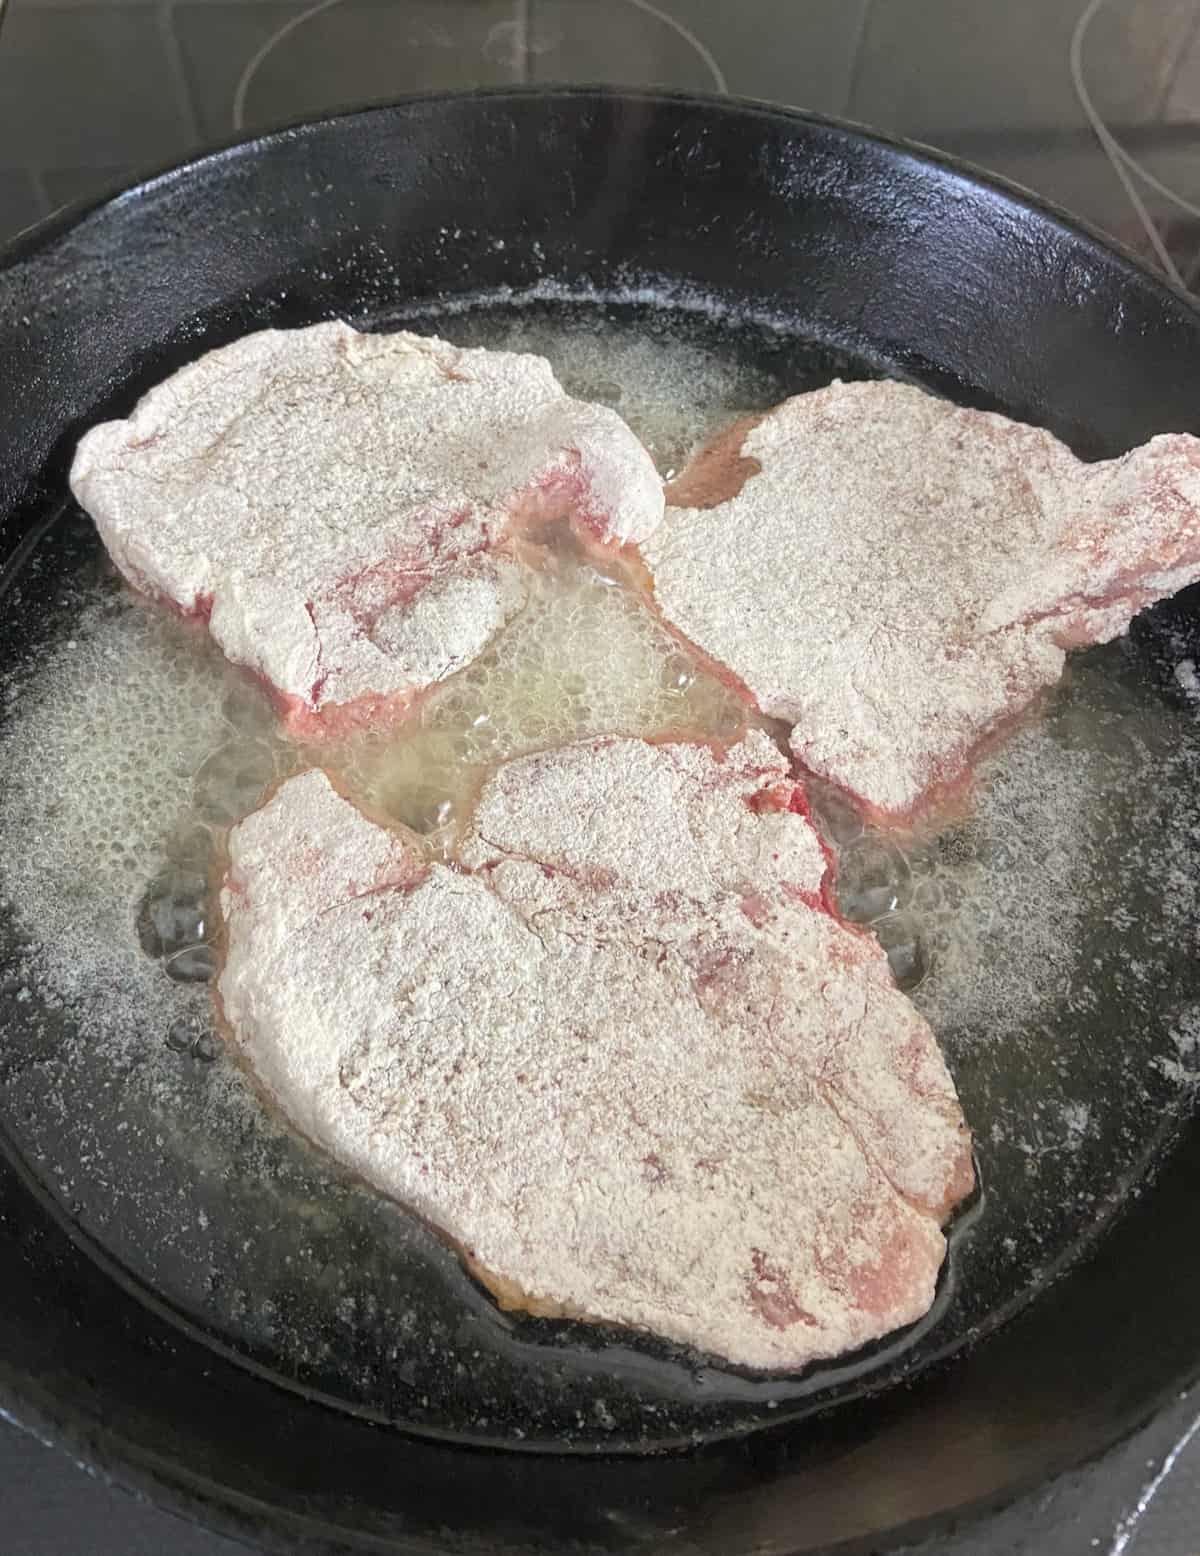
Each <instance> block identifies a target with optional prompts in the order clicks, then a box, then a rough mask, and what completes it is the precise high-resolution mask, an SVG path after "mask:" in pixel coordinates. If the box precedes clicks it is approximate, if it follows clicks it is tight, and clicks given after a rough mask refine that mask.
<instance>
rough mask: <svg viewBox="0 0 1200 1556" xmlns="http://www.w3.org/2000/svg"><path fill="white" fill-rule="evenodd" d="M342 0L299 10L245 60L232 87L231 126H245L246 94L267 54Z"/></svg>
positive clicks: (319, 1) (327, 0) (321, 1)
mask: <svg viewBox="0 0 1200 1556" xmlns="http://www.w3.org/2000/svg"><path fill="white" fill-rule="evenodd" d="M341 3H342V0H317V3H316V5H310V6H309V8H308V10H307V11H301V12H300V15H299V16H293V17H291V18H290V19H289V20H288V21H286V22H284V24H283V26H282V27H279V28H277V29H276V30H275V31H274V32H273V33H272V34H271V36H270V37H269V38H268V39H267V41H266V42H265V43H264V44H263V45H262V47H261V48H259V49H257V50H256V51H255V52H254V53H253V54H252V55H251V56H250V58H249V59H248V60H247V61H246V64H245V67H244V69H243V70H242V73H241V75H240V76H239V77H238V83H237V86H236V87H234V89H233V127H234V129H235V130H244V129H245V128H246V94H247V93H248V92H249V90H250V83H251V82H252V81H253V80H254V78H255V76H256V75H257V74H258V67H259V66H260V65H261V64H262V62H263V60H265V59H266V57H267V55H268V54H269V53H270V52H271V50H272V49H273V48H275V47H276V46H277V45H278V44H280V43H282V42H283V40H284V39H285V38H286V37H287V36H288V35H289V33H293V32H295V30H296V28H297V27H303V25H304V23H305V22H308V21H311V20H312V18H313V17H314V16H318V15H320V13H321V12H322V11H331V10H332V9H333V7H334V6H335V5H340V4H341Z"/></svg>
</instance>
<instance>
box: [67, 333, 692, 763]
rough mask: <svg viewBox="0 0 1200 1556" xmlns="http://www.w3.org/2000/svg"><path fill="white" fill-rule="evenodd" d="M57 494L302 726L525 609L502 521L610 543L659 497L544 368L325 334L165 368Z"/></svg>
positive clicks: (458, 650)
mask: <svg viewBox="0 0 1200 1556" xmlns="http://www.w3.org/2000/svg"><path fill="white" fill-rule="evenodd" d="M71 485H72V488H73V490H74V492H75V495H76V497H77V498H78V499H79V501H80V502H81V503H82V505H83V506H84V507H85V508H86V509H87V510H88V512H89V513H90V514H91V515H92V516H93V518H94V519H95V521H96V525H97V528H98V529H99V531H100V534H101V537H102V538H103V540H104V543H105V545H106V546H107V547H108V550H109V552H110V553H111V555H112V557H113V559H114V561H115V562H116V564H117V566H118V567H119V568H120V569H121V571H122V573H124V574H125V576H126V578H128V579H129V581H130V582H131V583H132V584H133V585H134V586H135V587H136V588H138V589H140V590H143V591H144V592H146V593H147V594H151V595H155V596H160V597H163V598H165V599H167V600H168V601H171V602H173V603H174V604H175V605H176V606H178V607H179V608H180V609H181V610H183V611H184V612H185V613H188V614H194V615H197V616H200V617H204V618H207V620H208V624H209V628H210V630H211V632H212V634H213V636H214V638H215V639H216V640H217V642H218V643H219V644H220V645H221V647H222V648H223V649H224V651H225V653H226V654H227V655H228V656H229V658H230V659H232V660H234V661H235V662H236V663H238V664H241V665H246V666H248V667H249V668H250V669H251V670H253V671H255V672H257V673H258V674H259V675H261V676H262V677H263V678H264V679H265V680H266V681H267V682H268V684H269V685H270V686H271V687H272V688H274V690H275V692H276V693H277V694H278V696H279V698H280V699H281V701H282V703H283V705H284V706H285V708H286V709H287V711H288V713H289V715H290V716H291V720H292V723H293V726H294V727H297V728H298V730H299V731H300V732H302V733H304V734H306V735H318V734H320V733H321V732H322V731H323V730H326V729H328V728H329V727H330V726H331V725H337V724H342V725H344V724H345V723H346V722H348V721H349V722H363V721H365V720H368V719H370V718H372V717H373V716H374V715H375V714H376V713H377V712H378V711H379V709H380V708H381V706H382V705H385V704H388V703H397V702H398V703H399V704H401V705H402V704H403V702H404V701H405V700H406V699H407V698H409V697H410V696H411V695H412V694H413V693H414V692H416V691H418V690H420V689H421V688H422V687H424V686H428V685H430V684H431V683H433V682H435V681H439V680H441V679H442V678H443V677H445V676H447V675H449V674H451V673H452V672H453V671H454V670H456V669H458V668H460V667H461V666H462V665H463V664H465V663H467V662H468V661H469V660H471V659H472V658H473V657H474V656H475V655H476V654H478V653H479V651H480V650H481V649H482V648H483V646H484V645H485V644H486V643H487V641H488V639H489V638H490V637H491V636H492V634H493V633H494V632H495V631H496V630H497V629H498V628H499V627H501V626H502V625H503V624H504V623H505V621H506V620H507V619H508V618H509V617H510V616H511V615H512V614H513V613H514V612H515V611H516V610H517V609H519V607H520V605H521V603H522V600H523V590H522V584H521V577H520V572H519V570H518V569H517V567H516V566H515V565H514V563H513V562H512V561H511V560H510V559H509V557H508V555H507V554H506V553H507V546H506V539H507V537H508V536H509V534H510V531H511V530H512V528H513V527H514V526H519V525H521V524H523V523H527V522H529V521H531V520H542V519H551V518H556V517H564V516H569V517H570V519H571V521H572V523H573V524H574V527H575V529H576V531H577V532H578V533H579V535H580V536H581V538H583V539H584V540H585V541H586V542H587V543H589V544H594V545H618V544H621V543H624V542H625V541H630V540H644V539H645V538H646V537H647V536H648V535H649V534H650V533H651V531H652V530H653V529H654V527H655V525H656V524H657V523H658V521H659V519H660V518H661V515H662V504H663V499H662V488H661V484H660V482H659V479H658V476H657V473H656V471H655V469H654V465H653V463H652V461H651V459H650V456H649V455H648V454H647V453H646V452H645V450H644V449H643V448H642V446H641V444H640V443H639V442H638V441H637V439H636V438H635V437H634V435H633V433H632V432H630V431H629V429H628V427H626V425H625V423H624V422H623V421H622V420H621V419H620V417H619V416H617V414H616V413H615V412H614V411H611V410H608V409H606V408H604V407H602V406H595V405H587V404H584V403H583V402H582V401H579V400H573V399H570V398H568V396H567V395H566V394H565V393H564V391H563V390H562V389H561V387H560V386H559V384H558V382H557V381H556V379H555V377H554V375H553V373H552V372H551V370H550V365H549V363H548V362H546V361H545V360H544V359H543V358H542V357H537V356H530V355H521V354H516V353H512V352H499V351H483V350H473V351H460V350H458V349H456V348H455V347H453V346H451V345H448V344H447V343H446V342H445V341H440V340H436V339H427V338H424V337H420V336H415V335H409V334H396V335H362V334H359V333H358V332H357V331H355V330H352V329H350V328H349V327H348V326H346V325H344V324H337V323H334V324H318V325H315V326H313V327H312V328H309V329H302V330H291V331H279V330H265V331H262V332H261V333H259V334H255V335H249V336H247V337H245V338H244V339H242V340H239V341H236V342H235V343H234V344H233V345H231V346H226V347H224V348H222V349H221V350H219V351H212V352H210V353H209V354H208V355H207V356H205V357H202V358H201V359H200V360H199V361H198V362H195V363H193V364H192V365H191V366H190V367H185V368H183V369H182V370H181V371H180V372H178V373H176V374H175V375H174V376H173V377H172V378H169V379H167V381H166V382H165V383H162V384H160V385H159V386H158V387H157V388H155V389H153V390H151V391H150V393H149V394H147V395H146V396H145V398H144V399H143V400H141V401H140V402H139V404H138V406H137V408H136V409H135V411H134V412H133V415H132V416H131V417H130V418H129V420H128V421H114V422H107V423H105V424H104V425H102V426H99V427H95V428H93V429H92V431H91V432H89V433H88V434H87V436H86V437H85V438H84V439H83V441H82V442H81V444H80V446H79V449H78V452H77V454H76V457H75V463H74V466H73V468H72V471H71Z"/></svg>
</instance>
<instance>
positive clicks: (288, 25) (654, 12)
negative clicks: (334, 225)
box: [0, 0, 729, 130]
mask: <svg viewBox="0 0 1200 1556" xmlns="http://www.w3.org/2000/svg"><path fill="white" fill-rule="evenodd" d="M341 3H342V0H317V3H316V4H315V5H310V6H309V8H308V9H307V10H306V11H301V13H300V15H299V16H293V17H290V18H289V19H288V20H287V21H286V22H284V23H283V25H282V26H281V27H279V28H277V29H276V30H275V31H274V32H273V33H272V34H271V36H270V37H269V38H268V39H267V41H266V42H265V43H264V44H262V45H261V46H260V47H259V48H258V49H256V50H255V52H254V53H253V54H252V55H251V57H250V58H249V60H247V62H246V65H245V67H244V69H243V70H242V73H241V75H240V76H239V77H238V83H237V86H236V87H235V88H234V91H233V127H234V129H235V130H244V129H245V128H246V99H247V97H248V96H249V93H250V85H251V83H252V82H253V80H254V78H255V76H256V75H257V74H258V71H259V67H260V66H261V65H262V63H263V61H264V60H265V59H266V58H267V55H268V54H270V53H271V52H272V51H273V50H274V49H276V48H277V47H278V46H279V45H280V44H281V43H282V42H283V40H284V39H285V38H287V37H289V36H290V35H291V34H292V33H294V32H295V31H296V29H297V27H303V26H304V24H305V22H310V21H312V19H313V17H314V16H319V15H320V14H321V12H322V11H329V10H332V9H333V7H334V6H335V5H340V4H341ZM6 4H7V0H0V16H2V15H3V13H4V7H5V5H6ZM626 4H627V5H631V6H633V7H634V8H635V10H638V11H644V12H645V13H646V15H647V16H653V17H654V18H655V20H656V21H660V22H662V23H663V25H664V26H666V27H670V28H671V29H672V31H674V32H676V33H678V34H679V36H680V37H681V38H682V39H683V40H684V42H685V43H687V44H690V46H691V47H692V48H693V49H695V51H696V53H697V54H698V55H699V56H700V58H701V60H703V62H704V65H705V67H706V69H707V70H708V73H709V75H710V76H712V79H713V86H714V87H715V88H716V90H717V91H718V92H720V93H721V94H722V96H726V97H727V96H728V95H729V84H728V82H727V81H726V79H725V72H724V71H723V70H722V69H721V67H720V65H718V64H717V61H716V60H715V59H714V57H713V54H712V51H711V50H710V49H709V48H708V47H707V45H706V44H704V43H702V42H701V40H700V39H699V38H697V36H696V34H695V33H694V32H692V31H691V29H690V28H688V27H686V26H684V24H683V23H682V22H681V21H680V20H679V19H678V18H677V17H674V16H672V15H670V13H669V12H667V11H662V10H660V9H659V8H658V6H656V5H653V4H652V3H651V0H626Z"/></svg>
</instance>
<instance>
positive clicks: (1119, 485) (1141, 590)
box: [643, 383, 1200, 818]
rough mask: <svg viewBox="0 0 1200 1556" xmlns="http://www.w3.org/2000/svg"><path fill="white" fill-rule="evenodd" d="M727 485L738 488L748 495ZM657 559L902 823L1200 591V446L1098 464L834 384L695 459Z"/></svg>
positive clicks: (735, 656)
mask: <svg viewBox="0 0 1200 1556" xmlns="http://www.w3.org/2000/svg"><path fill="white" fill-rule="evenodd" d="M731 493H732V495H730V494H731ZM673 499H674V501H675V502H676V503H680V504H684V503H687V504H692V505H691V506H676V507H670V506H669V507H668V509H667V517H666V519H665V521H664V523H663V524H662V525H661V526H660V528H659V529H658V531H657V532H656V534H655V535H654V536H653V537H652V538H651V540H650V541H649V542H647V543H646V544H645V546H644V547H643V552H644V556H645V558H646V561H647V563H648V564H649V566H650V569H651V572H652V574H653V579H654V592H655V597H656V599H657V602H658V605H659V607H660V609H661V610H662V612H663V614H664V615H665V617H666V618H667V620H668V621H670V622H671V623H673V624H674V626H675V627H676V628H677V629H678V630H679V631H680V632H681V633H682V634H683V635H684V636H685V637H687V638H688V639H689V640H690V641H691V642H693V643H695V644H696V645H697V646H699V647H700V648H701V649H703V650H704V651H705V652H706V653H707V654H709V655H711V656H712V657H713V658H714V659H716V660H718V661H720V662H721V663H722V664H724V665H725V666H726V667H727V668H728V669H729V670H731V671H732V672H733V673H734V674H735V675H736V676H738V677H739V678H740V680H741V681H742V682H743V683H744V684H745V686H746V687H747V688H748V690H749V691H750V692H751V693H752V694H753V696H754V697H755V699H756V700H757V702H758V705H759V707H760V708H761V709H762V710H763V711H764V712H765V713H768V714H770V715H772V716H774V717H777V718H781V719H785V720H787V722H789V723H790V724H792V725H793V726H794V728H793V732H792V748H793V750H794V752H795V753H796V756H797V757H798V758H799V760H800V761H801V762H802V763H803V764H804V765H805V766H806V767H807V768H808V769H809V770H810V771H813V772H816V773H820V774H822V775H823V776H825V777H828V778H830V779H832V780H833V781H834V782H836V783H838V784H840V785H841V786H843V787H844V788H846V789H848V790H850V791H852V792H853V793H854V794H856V795H857V796H858V797H859V798H860V799H861V800H863V801H864V802H865V803H866V804H867V805H868V806H869V807H870V808H871V810H873V811H874V812H875V813H877V814H881V815H883V816H888V817H895V818H901V817H906V816H908V815H910V814H911V813H912V811H913V810H914V808H916V807H918V806H919V805H920V804H921V803H922V802H923V801H928V800H929V799H930V798H931V797H932V795H933V794H934V793H936V792H937V791H939V790H941V789H944V788H945V787H946V786H947V785H951V784H954V783H956V782H958V781H960V780H961V779H962V778H963V777H964V776H965V775H966V768H967V763H968V761H969V760H970V758H971V755H972V753H973V751H974V748H975V747H976V746H977V745H978V743H979V742H980V740H981V739H982V738H983V737H985V736H986V735H988V734H989V733H991V732H993V731H994V730H996V729H997V727H998V726H1000V725H1001V724H1002V723H1003V721H1004V720H1006V719H1007V718H1010V717H1012V716H1013V715H1015V714H1016V713H1018V712H1019V711H1020V710H1021V709H1022V708H1023V707H1025V706H1026V705H1027V704H1028V703H1029V702H1030V701H1031V699H1032V698H1033V697H1034V696H1035V695H1036V694H1037V693H1038V692H1039V691H1040V690H1041V689H1042V688H1043V687H1045V686H1048V685H1051V684H1052V683H1053V682H1055V681H1056V680H1057V679H1058V677H1059V676H1060V674H1061V673H1062V668H1063V663H1064V659H1065V655H1066V652H1067V650H1068V649H1071V648H1074V647H1078V646H1080V645H1083V644H1087V643H1097V642H1105V641H1107V640H1108V639H1110V638H1112V637H1115V636H1116V635H1117V634H1118V633H1120V632H1122V631H1123V630H1124V629H1125V627H1126V626H1127V625H1128V623H1129V621H1130V619H1131V617H1132V616H1133V615H1134V614H1135V613H1136V612H1137V611H1138V610H1140V609H1141V608H1142V607H1143V606H1144V605H1146V604H1148V603H1150V602H1151V601H1153V600H1157V599H1161V598H1163V597H1165V596H1167V595H1171V594H1174V593H1175V592H1177V591H1178V590H1179V589H1181V588H1183V587H1184V586H1185V585H1186V584H1188V583H1191V582H1192V581H1194V580H1195V579H1196V578H1197V577H1200V442H1198V441H1197V440H1196V439H1194V438H1191V437H1188V436H1186V435H1184V434H1171V435H1166V436H1162V437H1156V438H1154V439H1152V440H1151V441H1150V442H1149V443H1147V444H1146V445H1144V446H1143V447H1142V448H1139V449H1136V450H1135V451H1134V452H1133V453H1131V454H1127V455H1125V456H1124V457H1123V458H1121V459H1116V460H1112V461H1109V462H1107V463H1103V464H1095V465H1085V464H1082V463H1081V462H1080V461H1079V460H1077V459H1076V458H1075V457H1074V456H1073V455H1072V454H1071V452H1070V450H1069V449H1067V448H1066V447H1065V446H1064V445H1063V444H1061V443H1059V442H1058V441H1057V440H1056V439H1055V438H1053V437H1052V436H1051V435H1050V434H1049V433H1047V432H1043V431H1040V430H1038V429H1036V428H1033V427H1026V426H1021V425H1019V424H1017V423H1015V422H1011V421H1008V420H1006V419H1005V418H1004V417H1001V416H996V415H991V414H985V413H982V412H979V411H970V410H962V409H960V408H958V407H956V406H954V405H951V404H949V403H948V402H946V401H944V400H937V399H934V398H932V397H931V396H929V395H927V394H924V393H923V392H922V391H920V390H918V389H913V388H910V387H908V386H907V385H903V384H897V383H849V384H843V383H834V384H832V385H831V386H830V387H829V388H827V389H821V390H818V391H816V392H815V393H812V394H805V395H797V396H795V397H794V398H793V399H790V400H787V401H785V402H784V403H783V405H781V406H779V407H777V408H776V409H775V410H774V411H771V412H769V413H768V414H767V415H766V416H764V417H762V418H761V419H760V420H758V421H757V422H756V423H754V424H752V425H750V426H749V430H747V423H742V424H741V425H740V426H738V427H735V428H734V429H733V430H732V432H731V433H730V434H728V435H727V436H726V438H725V439H724V440H722V441H721V442H719V443H718V444H717V445H714V446H713V447H712V448H711V449H710V450H709V451H707V452H706V453H705V454H703V455H701V456H700V457H699V459H698V460H697V461H696V462H695V463H694V464H693V465H692V466H691V467H689V470H688V471H686V472H685V473H684V475H683V477H682V478H681V479H680V482H679V483H678V484H677V488H676V489H675V491H674V493H673Z"/></svg>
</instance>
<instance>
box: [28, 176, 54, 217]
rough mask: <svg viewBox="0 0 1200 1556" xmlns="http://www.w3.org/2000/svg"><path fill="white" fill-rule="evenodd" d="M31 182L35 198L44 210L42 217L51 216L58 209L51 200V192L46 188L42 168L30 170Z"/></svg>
mask: <svg viewBox="0 0 1200 1556" xmlns="http://www.w3.org/2000/svg"><path fill="white" fill-rule="evenodd" d="M29 182H30V183H31V184H32V185H33V193H34V197H35V198H36V200H37V202H38V204H39V205H40V206H41V208H42V215H43V216H49V215H50V213H51V211H53V210H56V209H57V207H56V206H55V205H54V203H53V202H52V200H51V199H50V191H49V190H48V189H47V188H46V180H45V178H44V176H43V174H42V170H41V168H36V167H31V168H30V169H29Z"/></svg>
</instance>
